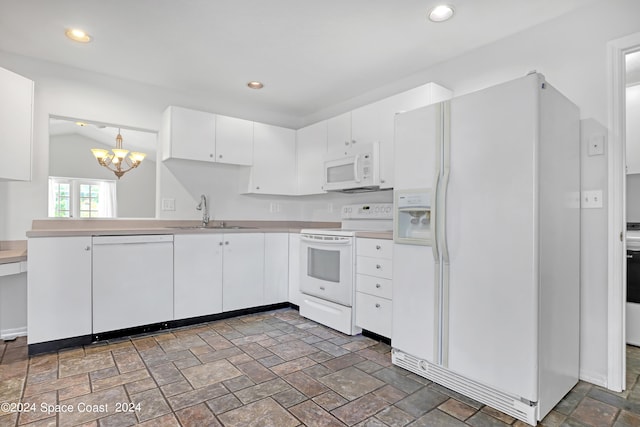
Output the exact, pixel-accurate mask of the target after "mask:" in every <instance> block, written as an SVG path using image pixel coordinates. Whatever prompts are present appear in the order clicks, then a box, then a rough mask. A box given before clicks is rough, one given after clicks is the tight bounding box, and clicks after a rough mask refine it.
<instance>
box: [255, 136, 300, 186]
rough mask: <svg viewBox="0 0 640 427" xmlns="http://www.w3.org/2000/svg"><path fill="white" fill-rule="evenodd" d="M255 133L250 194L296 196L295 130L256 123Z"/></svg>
mask: <svg viewBox="0 0 640 427" xmlns="http://www.w3.org/2000/svg"><path fill="white" fill-rule="evenodd" d="M253 130H254V143H253V168H252V170H251V180H250V183H249V190H248V192H249V193H257V194H286V195H293V194H295V192H296V188H295V187H296V173H295V171H296V168H295V163H296V151H295V150H296V148H295V147H296V133H295V131H294V130H293V129H287V128H282V127H278V126H271V125H267V124H264V123H255V124H254V129H253Z"/></svg>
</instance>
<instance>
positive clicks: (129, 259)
mask: <svg viewBox="0 0 640 427" xmlns="http://www.w3.org/2000/svg"><path fill="white" fill-rule="evenodd" d="M169 320H173V236H172V235H150V236H97V237H94V238H93V333H94V334H98V333H102V332H107V331H115V330H119V329H126V328H132V327H136V326H142V325H148V324H153V323H159V322H165V321H169Z"/></svg>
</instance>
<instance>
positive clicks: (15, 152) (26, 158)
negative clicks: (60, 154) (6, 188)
mask: <svg viewBox="0 0 640 427" xmlns="http://www.w3.org/2000/svg"><path fill="white" fill-rule="evenodd" d="M0 94H1V95H0V150H1V151H2V155H1V156H0V181H2V180H17V181H30V180H31V145H32V141H33V81H31V80H29V79H27V78H25V77H22V76H20V75H18V74H15V73H12V72H11V71H8V70H5V69H4V68H0Z"/></svg>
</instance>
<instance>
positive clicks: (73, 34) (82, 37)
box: [64, 28, 91, 43]
mask: <svg viewBox="0 0 640 427" xmlns="http://www.w3.org/2000/svg"><path fill="white" fill-rule="evenodd" d="M64 34H65V35H66V36H67V37H69V38H70V39H71V40H73V41H74V42H79V43H89V42H90V41H91V36H90V35H89V34H87V32H86V31H84V30H81V29H79V28H67V29H66V30H65V32H64Z"/></svg>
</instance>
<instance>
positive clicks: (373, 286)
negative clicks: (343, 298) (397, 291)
mask: <svg viewBox="0 0 640 427" xmlns="http://www.w3.org/2000/svg"><path fill="white" fill-rule="evenodd" d="M391 283H392V282H391V280H390V279H383V278H381V277H374V276H367V275H365V274H358V276H357V277H356V290H357V291H358V292H364V293H366V294H369V295H373V296H376V297H381V298H387V299H391V298H392V295H393V293H392V291H391Z"/></svg>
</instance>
